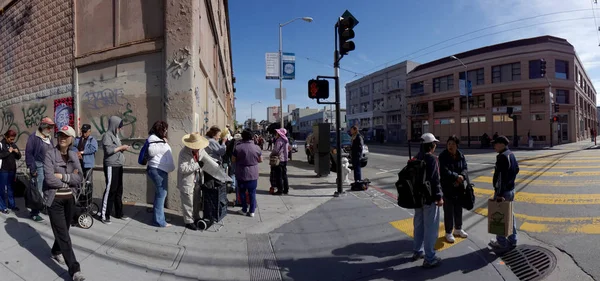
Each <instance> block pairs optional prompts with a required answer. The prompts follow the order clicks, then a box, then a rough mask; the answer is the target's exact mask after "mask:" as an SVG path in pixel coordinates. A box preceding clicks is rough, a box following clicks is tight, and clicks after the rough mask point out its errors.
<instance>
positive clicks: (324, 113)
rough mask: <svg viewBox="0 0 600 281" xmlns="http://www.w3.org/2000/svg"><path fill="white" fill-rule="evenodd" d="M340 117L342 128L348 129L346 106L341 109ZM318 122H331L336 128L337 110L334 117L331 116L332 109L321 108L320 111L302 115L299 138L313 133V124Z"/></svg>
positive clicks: (304, 137) (333, 127) (332, 126)
mask: <svg viewBox="0 0 600 281" xmlns="http://www.w3.org/2000/svg"><path fill="white" fill-rule="evenodd" d="M340 118H341V126H342V130H346V129H347V127H346V126H347V122H346V109H345V108H342V109H341V110H340ZM326 121H327V122H326ZM317 123H331V128H332V129H333V130H335V112H334V115H333V117H331V111H329V110H320V111H318V112H315V113H312V114H308V115H306V116H303V117H300V119H299V122H298V124H299V126H298V136H297V139H306V137H307V136H308V134H310V133H312V130H313V125H315V124H317Z"/></svg>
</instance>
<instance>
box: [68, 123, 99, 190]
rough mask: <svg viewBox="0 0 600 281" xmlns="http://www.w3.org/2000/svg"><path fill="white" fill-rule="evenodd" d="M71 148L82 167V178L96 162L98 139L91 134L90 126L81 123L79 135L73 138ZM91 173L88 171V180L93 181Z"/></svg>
mask: <svg viewBox="0 0 600 281" xmlns="http://www.w3.org/2000/svg"><path fill="white" fill-rule="evenodd" d="M71 149H72V150H74V151H76V152H77V156H78V157H79V164H80V165H81V168H82V169H83V176H84V180H86V179H85V177H86V176H87V174H88V172H89V171H90V170H92V169H93V168H94V165H95V164H96V152H97V151H98V141H97V140H96V138H94V137H93V136H92V126H90V124H83V126H81V137H77V138H75V142H73V147H72V148H71ZM92 175H93V173H90V178H89V179H88V180H89V181H90V182H94V180H93V176H92Z"/></svg>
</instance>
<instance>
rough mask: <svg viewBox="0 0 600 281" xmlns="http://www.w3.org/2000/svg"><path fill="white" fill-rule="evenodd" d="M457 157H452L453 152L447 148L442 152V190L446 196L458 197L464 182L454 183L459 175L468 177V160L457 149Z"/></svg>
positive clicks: (440, 157)
mask: <svg viewBox="0 0 600 281" xmlns="http://www.w3.org/2000/svg"><path fill="white" fill-rule="evenodd" d="M456 154H457V158H454V157H452V154H450V152H449V151H448V150H447V149H446V150H444V151H442V153H440V156H439V159H440V178H441V180H440V181H441V183H442V191H443V192H444V197H447V198H456V197H457V196H458V195H459V194H460V193H459V192H458V191H460V189H461V188H464V184H463V185H461V186H454V183H455V182H456V180H457V179H458V176H463V178H464V179H465V181H466V179H467V160H466V159H465V156H464V155H463V154H462V152H460V150H458V151H456Z"/></svg>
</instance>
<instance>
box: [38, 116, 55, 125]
mask: <svg viewBox="0 0 600 281" xmlns="http://www.w3.org/2000/svg"><path fill="white" fill-rule="evenodd" d="M41 123H42V124H48V125H55V124H54V121H52V119H50V117H44V118H42V122H41Z"/></svg>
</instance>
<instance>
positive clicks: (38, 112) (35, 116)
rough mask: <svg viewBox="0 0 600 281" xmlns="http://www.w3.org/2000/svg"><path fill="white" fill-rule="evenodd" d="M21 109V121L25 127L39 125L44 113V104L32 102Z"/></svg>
mask: <svg viewBox="0 0 600 281" xmlns="http://www.w3.org/2000/svg"><path fill="white" fill-rule="evenodd" d="M21 111H23V121H24V122H25V126H26V127H27V128H31V127H37V126H39V125H40V121H42V118H43V117H44V113H46V106H45V105H44V104H34V105H31V106H29V107H28V108H25V107H23V108H21Z"/></svg>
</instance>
